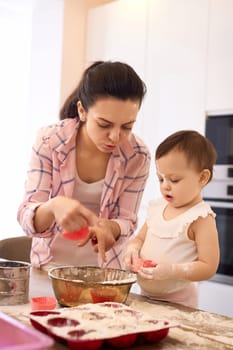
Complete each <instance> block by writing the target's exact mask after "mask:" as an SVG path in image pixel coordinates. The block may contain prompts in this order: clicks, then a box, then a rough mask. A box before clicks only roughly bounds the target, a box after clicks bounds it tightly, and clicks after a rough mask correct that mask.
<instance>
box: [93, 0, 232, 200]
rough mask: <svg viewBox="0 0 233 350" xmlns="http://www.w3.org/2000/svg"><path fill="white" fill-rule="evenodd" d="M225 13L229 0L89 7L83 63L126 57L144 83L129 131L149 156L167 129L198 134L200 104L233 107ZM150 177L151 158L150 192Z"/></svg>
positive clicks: (125, 0) (132, 1) (124, 0)
mask: <svg viewBox="0 0 233 350" xmlns="http://www.w3.org/2000/svg"><path fill="white" fill-rule="evenodd" d="M232 19H233V0H201V1H197V0H188V1H187V0H144V1H142V0H118V1H114V2H112V3H109V4H106V5H103V6H101V7H98V8H94V9H92V10H91V11H90V12H89V16H88V32H87V51H86V60H87V63H90V61H93V60H96V59H104V60H109V59H110V60H111V59H114V60H121V61H124V62H127V63H129V64H131V65H132V66H133V67H134V68H135V70H136V71H137V72H138V73H139V75H140V76H141V77H142V78H143V79H144V81H145V83H146V85H147V95H146V98H145V100H144V103H143V105H142V109H141V111H140V114H141V115H139V118H138V120H137V123H136V124H137V125H135V129H134V131H135V132H136V133H137V134H139V136H141V137H142V138H143V139H144V141H145V142H146V143H147V145H148V146H149V147H150V149H151V153H152V155H153V154H154V151H155V148H156V147H157V145H158V144H159V143H160V142H161V140H162V139H163V138H164V137H166V136H168V135H169V134H170V133H172V132H174V131H177V130H180V129H196V130H198V131H199V132H201V133H204V132H205V116H206V111H207V110H211V111H212V110H223V109H224V110H225V109H233V69H232V62H233V20H232ZM152 159H153V157H152ZM155 177H156V175H155V170H154V164H153V161H152V171H151V176H150V179H149V185H148V186H147V189H148V196H149V197H150V196H152V197H154V188H156V189H157V190H158V186H156V184H155ZM157 194H158V191H157Z"/></svg>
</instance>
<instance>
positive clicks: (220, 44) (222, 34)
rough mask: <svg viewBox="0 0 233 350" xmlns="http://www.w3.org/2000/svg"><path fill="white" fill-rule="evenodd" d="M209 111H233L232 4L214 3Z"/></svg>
mask: <svg viewBox="0 0 233 350" xmlns="http://www.w3.org/2000/svg"><path fill="white" fill-rule="evenodd" d="M207 52H208V59H207V86H206V110H208V111H213V110H224V109H225V110H228V109H231V110H232V109H233V68H232V63H233V1H232V0H211V1H210V10H209V40H208V48H207Z"/></svg>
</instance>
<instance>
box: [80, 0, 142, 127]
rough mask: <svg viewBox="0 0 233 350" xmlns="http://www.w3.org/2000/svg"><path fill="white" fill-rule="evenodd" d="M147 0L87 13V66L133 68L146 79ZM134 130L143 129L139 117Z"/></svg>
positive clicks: (126, 1) (121, 2) (118, 3)
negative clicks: (115, 63) (101, 63)
mask: <svg viewBox="0 0 233 350" xmlns="http://www.w3.org/2000/svg"><path fill="white" fill-rule="evenodd" d="M146 30H147V0H145V1H141V0H119V1H115V2H112V3H108V4H104V5H102V6H99V7H96V8H92V9H90V10H89V11H88V18H87V40H86V64H87V65H90V64H91V63H92V62H93V61H96V60H111V61H122V62H125V63H128V64H130V65H131V66H132V67H133V68H134V69H135V70H136V72H137V73H138V74H139V75H140V77H141V78H142V79H143V80H144V79H145V53H146V43H147V38H146V36H147V31H146ZM140 114H142V110H141V111H140V113H139V118H138V120H137V123H136V125H135V130H138V133H140V130H141V128H142V123H143V120H142V118H141V116H140Z"/></svg>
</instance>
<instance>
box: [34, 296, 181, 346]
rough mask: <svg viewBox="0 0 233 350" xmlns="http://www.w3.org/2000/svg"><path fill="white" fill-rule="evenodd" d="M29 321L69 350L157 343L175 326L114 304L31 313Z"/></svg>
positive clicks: (88, 305) (119, 304)
mask: <svg viewBox="0 0 233 350" xmlns="http://www.w3.org/2000/svg"><path fill="white" fill-rule="evenodd" d="M30 320H31V323H32V325H33V326H34V327H35V328H37V329H38V330H40V331H42V332H44V333H47V334H49V335H51V336H52V337H54V339H56V340H57V341H61V342H63V343H66V345H67V346H69V348H70V349H72V350H78V349H82V350H98V349H100V348H101V347H102V345H103V344H104V343H105V344H106V343H108V344H110V345H112V346H114V347H116V348H124V347H129V346H132V345H133V344H137V343H139V344H142V343H152V342H158V341H161V340H162V339H163V338H165V337H166V336H167V334H168V332H169V329H170V328H171V327H175V326H177V324H175V323H172V322H169V321H165V320H156V319H153V318H152V317H150V316H148V315H146V314H144V313H142V312H139V311H137V310H135V309H133V308H130V307H129V306H126V305H124V304H121V303H115V302H104V303H97V304H91V303H90V304H83V305H80V306H76V307H73V308H64V309H57V310H54V311H49V310H44V311H34V312H31V313H30Z"/></svg>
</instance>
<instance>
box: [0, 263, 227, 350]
mask: <svg viewBox="0 0 233 350" xmlns="http://www.w3.org/2000/svg"><path fill="white" fill-rule="evenodd" d="M29 294H30V297H32V296H41V295H53V290H52V286H51V282H50V280H49V278H48V277H47V274H46V273H45V272H41V271H39V270H34V269H32V271H31V276H30V293H29ZM126 303H127V304H128V305H129V306H130V307H132V308H135V309H137V310H140V311H143V312H145V313H148V314H149V315H151V316H153V317H154V318H155V319H164V320H168V321H175V322H177V323H178V324H179V327H174V328H171V329H170V330H169V334H168V336H167V337H166V338H165V339H163V340H162V341H161V342H160V343H154V344H149V345H138V346H133V347H131V348H130V349H132V350H134V349H135V350H136V349H137V350H146V349H148V350H150V349H151V350H152V349H158V350H161V349H162V350H175V349H176V350H187V349H189V350H197V349H198V350H228V349H233V318H229V317H226V316H221V315H218V314H213V313H209V312H206V311H201V310H196V309H191V308H187V307H183V306H181V305H177V304H171V303H167V302H159V301H153V300H150V299H148V298H145V297H143V296H141V295H138V294H134V293H131V294H129V296H128V299H127V302H126ZM0 311H2V312H5V313H7V314H8V315H10V316H12V317H14V318H16V319H18V320H20V321H22V322H23V323H26V324H30V321H29V318H28V314H29V312H30V311H31V307H30V304H29V303H28V304H24V305H15V306H0ZM67 349H68V347H67V346H64V345H62V344H59V343H55V344H54V346H52V347H50V348H49V349H46V350H67ZM103 349H113V348H110V347H106V346H105V347H104V348H103Z"/></svg>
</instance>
